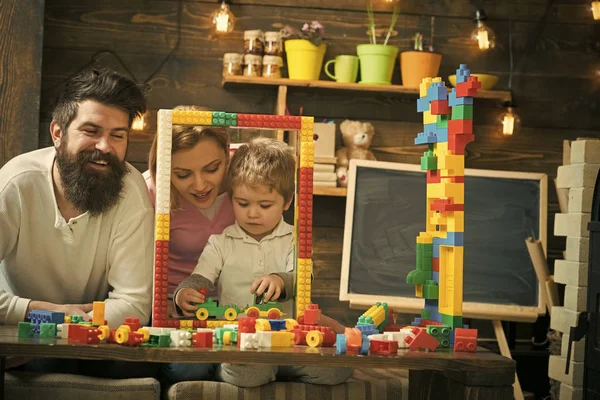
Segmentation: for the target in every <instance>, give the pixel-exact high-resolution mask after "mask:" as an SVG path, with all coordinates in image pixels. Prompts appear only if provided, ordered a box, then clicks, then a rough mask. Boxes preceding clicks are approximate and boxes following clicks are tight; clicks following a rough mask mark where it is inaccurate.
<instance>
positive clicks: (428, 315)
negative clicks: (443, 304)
mask: <svg viewBox="0 0 600 400" xmlns="http://www.w3.org/2000/svg"><path fill="white" fill-rule="evenodd" d="M421 319H431V311H429V310H421Z"/></svg>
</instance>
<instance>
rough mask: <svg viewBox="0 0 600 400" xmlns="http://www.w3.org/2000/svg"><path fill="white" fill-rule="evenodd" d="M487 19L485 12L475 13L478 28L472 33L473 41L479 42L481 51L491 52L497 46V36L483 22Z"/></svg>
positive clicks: (478, 11)
mask: <svg viewBox="0 0 600 400" xmlns="http://www.w3.org/2000/svg"><path fill="white" fill-rule="evenodd" d="M486 19H487V15H485V11H483V10H477V11H476V12H475V21H476V22H477V27H476V28H475V29H474V30H473V33H471V39H472V40H475V41H476V42H477V46H478V47H479V49H480V50H489V49H492V48H494V46H495V45H496V34H495V33H494V31H493V30H491V29H490V27H488V26H487V25H486V24H485V23H484V22H483V21H484V20H486Z"/></svg>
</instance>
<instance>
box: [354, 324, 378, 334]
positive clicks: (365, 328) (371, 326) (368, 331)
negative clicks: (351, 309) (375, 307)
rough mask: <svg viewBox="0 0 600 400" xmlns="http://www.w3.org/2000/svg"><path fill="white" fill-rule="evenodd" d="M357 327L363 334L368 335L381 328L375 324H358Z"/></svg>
mask: <svg viewBox="0 0 600 400" xmlns="http://www.w3.org/2000/svg"><path fill="white" fill-rule="evenodd" d="M356 328H357V329H359V330H360V331H361V332H362V334H363V335H367V336H369V335H374V334H376V333H379V330H378V329H377V327H376V326H375V325H374V324H369V325H356Z"/></svg>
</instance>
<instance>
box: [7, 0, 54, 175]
mask: <svg viewBox="0 0 600 400" xmlns="http://www.w3.org/2000/svg"><path fill="white" fill-rule="evenodd" d="M43 18H44V0H36V1H33V2H23V1H19V0H7V1H4V2H3V3H2V12H1V13H0V77H2V78H1V80H2V91H0V115H2V117H1V118H0V167H1V166H3V165H4V164H5V163H6V162H7V161H8V160H10V159H11V158H13V157H15V156H17V155H19V154H21V153H24V152H27V151H31V150H35V149H36V148H37V146H38V127H39V107H40V80H41V73H40V71H41V64H42V42H43V25H42V23H43Z"/></svg>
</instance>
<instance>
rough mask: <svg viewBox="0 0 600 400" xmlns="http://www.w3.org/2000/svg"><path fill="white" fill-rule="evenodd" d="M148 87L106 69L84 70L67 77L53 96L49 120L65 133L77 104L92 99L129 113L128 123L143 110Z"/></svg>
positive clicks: (144, 109)
mask: <svg viewBox="0 0 600 400" xmlns="http://www.w3.org/2000/svg"><path fill="white" fill-rule="evenodd" d="M147 94H148V87H147V86H146V85H143V86H142V85H138V84H137V83H135V82H134V81H132V80H131V79H129V78H127V77H125V76H123V75H121V74H119V73H117V72H115V71H112V70H108V69H102V70H96V69H88V70H85V71H83V72H81V73H79V74H78V75H76V76H75V77H73V78H72V79H70V80H69V81H68V82H67V84H66V87H65V90H64V91H63V92H62V93H61V94H60V95H59V96H58V98H57V99H56V104H55V106H54V111H53V113H52V119H53V120H55V121H56V122H57V123H58V126H60V128H61V130H62V131H63V132H64V133H66V132H67V128H68V127H69V125H70V124H71V122H73V120H74V119H75V116H76V115H77V109H78V107H79V103H81V102H83V101H85V100H95V101H97V102H99V103H102V104H104V105H107V106H113V107H117V108H119V109H121V110H123V111H125V112H126V113H127V114H129V126H130V127H131V124H132V123H133V120H134V119H135V118H136V117H138V116H140V115H142V114H144V113H145V112H146V98H147Z"/></svg>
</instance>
